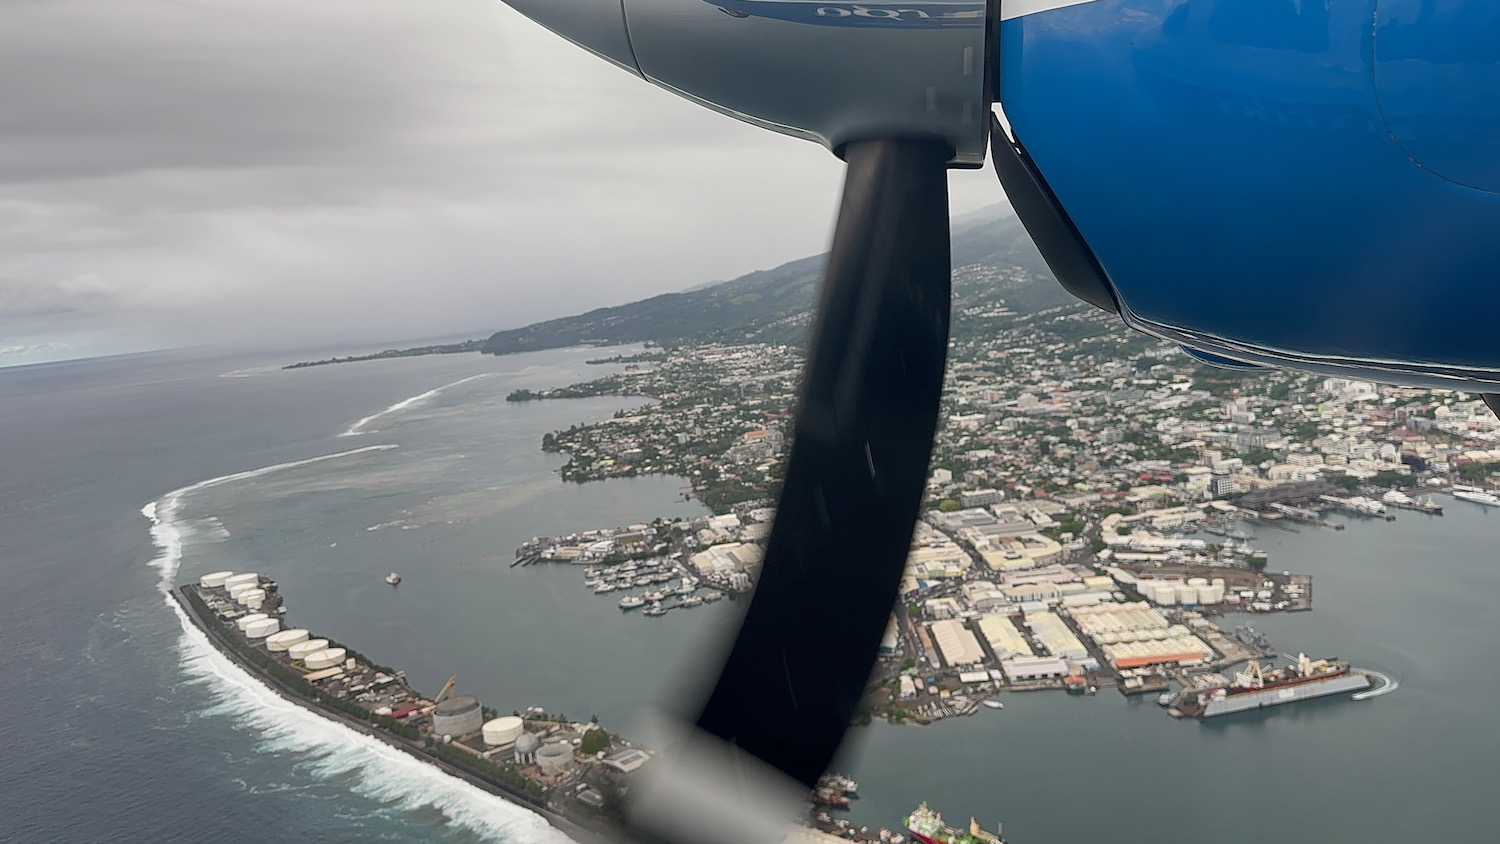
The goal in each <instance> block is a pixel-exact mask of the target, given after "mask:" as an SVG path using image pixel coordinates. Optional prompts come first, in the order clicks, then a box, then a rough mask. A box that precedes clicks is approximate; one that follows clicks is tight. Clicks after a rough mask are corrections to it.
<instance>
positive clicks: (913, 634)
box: [865, 503, 1312, 723]
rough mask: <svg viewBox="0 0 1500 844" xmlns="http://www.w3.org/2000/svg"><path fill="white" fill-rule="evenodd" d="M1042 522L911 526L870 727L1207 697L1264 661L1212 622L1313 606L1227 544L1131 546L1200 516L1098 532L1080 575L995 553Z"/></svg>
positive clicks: (1167, 541) (1162, 541)
mask: <svg viewBox="0 0 1500 844" xmlns="http://www.w3.org/2000/svg"><path fill="white" fill-rule="evenodd" d="M1028 506H1030V505H1028ZM1039 506H1048V505H1046V504H1045V503H1043V504H1042V505H1039ZM1045 518H1046V514H1045V513H1043V512H1041V511H1040V510H1039V509H1037V507H1030V509H1018V508H1017V507H1015V506H1006V507H1001V506H991V507H989V508H970V509H961V510H958V511H955V512H948V513H942V512H938V513H932V514H929V517H928V519H929V521H928V522H924V523H922V524H920V525H919V526H918V529H917V531H916V532H915V534H914V536H913V539H912V547H911V555H910V557H909V559H908V562H907V569H906V574H905V577H904V578H903V581H902V602H903V605H904V609H905V612H901V613H898V614H897V615H896V616H895V617H893V618H892V620H891V625H890V627H889V629H888V630H887V632H886V635H885V638H884V640H883V642H882V645H881V648H882V651H881V652H882V654H883V656H884V659H883V661H882V663H881V667H880V670H879V671H878V672H877V674H876V682H875V683H874V684H873V685H872V687H871V689H870V692H869V695H868V696H867V698H866V700H865V704H866V708H867V710H868V711H869V712H871V713H872V715H878V716H883V717H885V718H887V719H889V720H892V721H897V722H915V723H930V722H932V721H935V720H938V719H941V718H946V717H951V716H955V715H969V714H973V713H975V712H977V711H978V710H979V708H980V707H981V706H982V705H989V706H990V708H1000V707H1001V704H1000V703H999V701H998V700H995V699H994V695H996V694H997V693H999V692H1005V691H1034V690H1049V689H1058V690H1066V691H1068V692H1072V693H1078V694H1084V695H1088V694H1094V693H1096V692H1097V691H1098V689H1099V688H1101V687H1104V686H1106V685H1109V686H1114V687H1115V688H1116V689H1118V690H1119V691H1120V692H1121V693H1122V694H1125V695H1127V696H1129V695H1141V694H1147V693H1152V694H1157V695H1158V697H1159V698H1160V697H1161V696H1162V695H1165V694H1166V693H1167V692H1169V691H1171V690H1173V689H1175V688H1182V689H1189V688H1191V689H1193V690H1195V692H1203V693H1206V692H1207V691H1209V690H1213V689H1219V688H1224V687H1226V686H1229V685H1230V684H1231V681H1230V680H1229V679H1227V678H1226V676H1225V674H1224V673H1223V672H1224V671H1225V670H1226V669H1227V668H1228V667H1229V666H1233V665H1235V664H1238V663H1242V662H1245V661H1247V660H1254V659H1259V658H1264V657H1267V656H1274V655H1275V654H1276V651H1274V650H1273V649H1272V648H1271V647H1270V644H1269V643H1268V642H1266V641H1265V639H1264V637H1263V636H1260V635H1259V634H1256V633H1254V630H1253V628H1244V627H1242V628H1239V629H1237V630H1232V631H1225V630H1221V629H1220V627H1219V626H1218V625H1217V624H1216V623H1215V622H1214V621H1213V617H1215V616H1217V615H1219V614H1222V613H1229V612H1243V611H1246V610H1248V611H1251V612H1277V611H1293V612H1294V611H1299V610H1306V609H1310V608H1311V606H1312V579H1311V578H1310V577H1307V576H1305V575H1297V574H1293V573H1291V572H1279V573H1271V572H1265V571H1262V570H1260V569H1259V568H1257V567H1256V566H1254V565H1251V564H1249V562H1247V561H1253V560H1255V559H1258V558H1261V557H1263V556H1264V555H1263V553H1262V552H1259V551H1256V550H1255V549H1253V548H1250V547H1249V546H1248V545H1242V544H1239V543H1237V542H1235V541H1234V540H1233V539H1232V538H1231V539H1230V540H1229V541H1228V542H1226V543H1224V545H1223V546H1222V547H1219V548H1217V549H1212V548H1210V547H1209V546H1208V545H1207V543H1205V542H1204V541H1203V540H1199V539H1191V538H1183V537H1167V536H1162V535H1160V534H1157V533H1154V532H1152V531H1151V530H1143V528H1147V527H1150V528H1156V527H1161V526H1162V525H1166V524H1170V525H1174V526H1180V524H1179V523H1181V524H1186V523H1189V522H1193V523H1197V522H1202V521H1205V520H1206V519H1207V518H1208V516H1207V515H1206V514H1205V511H1202V510H1199V509H1195V508H1177V509H1174V510H1158V511H1154V512H1152V513H1150V514H1148V515H1143V516H1121V515H1111V516H1109V517H1107V518H1106V519H1105V520H1104V526H1105V528H1106V531H1105V532H1104V533H1105V535H1106V537H1107V538H1106V539H1104V541H1103V544H1104V545H1105V546H1107V547H1105V548H1104V549H1103V550H1101V551H1100V552H1099V553H1098V554H1097V555H1096V558H1095V560H1094V562H1093V564H1092V565H1084V564H1080V563H1078V562H1071V561H1070V560H1069V559H1068V558H1066V557H1061V556H1060V555H1058V554H1056V553H1053V552H1052V551H1051V550H1050V549H1049V548H1047V547H1046V546H1044V545H1043V544H1041V543H1033V546H1032V547H1033V550H1037V551H1038V553H1028V552H1026V551H1025V550H1024V549H1017V548H1013V547H1011V546H1010V545H1006V544H1005V543H1007V542H1011V541H1012V540H1015V539H1016V538H1017V537H1025V536H1027V534H1026V533H1025V531H1026V530H1027V529H1028V528H1027V525H1031V526H1032V527H1035V525H1036V523H1037V521H1039V520H1043V519H1045ZM1062 538H1063V539H1064V540H1065V541H1066V540H1068V539H1069V537H1068V536H1066V535H1064V536H1063V537H1062ZM1054 544H1056V543H1054ZM966 547H967V549H968V550H966ZM1059 547H1060V546H1059ZM1247 631H1248V632H1247ZM1230 673H1233V672H1230ZM1189 709H1191V707H1189ZM1172 711H1173V712H1176V711H1179V710H1177V709H1175V708H1174V709H1173V710H1172Z"/></svg>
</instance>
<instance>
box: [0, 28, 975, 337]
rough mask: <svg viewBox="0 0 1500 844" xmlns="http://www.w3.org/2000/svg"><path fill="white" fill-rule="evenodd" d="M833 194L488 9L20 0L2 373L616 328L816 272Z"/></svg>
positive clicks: (5, 113)
mask: <svg viewBox="0 0 1500 844" xmlns="http://www.w3.org/2000/svg"><path fill="white" fill-rule="evenodd" d="M841 178H842V166H841V165H840V164H839V162H838V161H837V160H836V159H834V158H833V157H832V156H831V155H829V154H828V153H827V152H826V151H824V150H823V149H821V148H820V147H817V146H815V145H813V144H810V143H807V142H805V141H797V140H793V139H790V138H785V137H781V136H778V135H774V134H772V133H769V132H766V131H764V130H760V129H755V128H753V127H750V126H746V125H744V124H741V123H738V122H736V121H734V120H731V119H729V118H725V117H722V116H720V115H717V114H713V113H711V112H708V111H706V110H703V109H701V108H700V107H698V106H694V105H692V104H690V103H688V102H686V101H684V100H680V99H678V98H677V97H675V96H673V95H671V94H669V93H667V92H665V91H662V90H659V89H656V88H653V87H652V86H650V85H648V84H646V83H645V82H643V81H641V80H639V79H637V78H635V77H632V76H630V75H628V74H626V73H624V72H622V71H619V70H617V69H615V68H613V67H611V66H609V65H608V64H605V63H604V62H602V61H601V60H599V59H596V58H594V57H593V56H591V55H588V54H587V53H585V52H583V51H582V50H579V49H577V48H575V47H572V46H571V45H568V44H567V43H565V42H563V41H561V40H559V39H558V38H556V37H555V36H553V35H551V34H550V33H547V32H546V31H544V30H541V29H539V28H538V27H536V26H535V25H533V24H531V23H530V22H529V21H527V20H526V19H525V18H522V17H520V16H519V15H517V14H515V13H514V12H512V11H510V10H509V9H508V8H506V7H504V6H502V5H500V4H499V3H498V2H495V0H421V2H413V0H318V2H307V0H254V2H245V1H244V0H115V1H114V2H100V0H7V2H6V3H5V4H4V8H3V10H0V366H3V365H7V364H12V363H19V362H23V361H28V360H37V359H42V358H54V357H62V356H75V355H79V354H98V353H111V352H119V351H131V350H139V349H146V348H161V347H169V346H180V345H190V344H198V343H204V342H235V343H238V342H243V341H251V340H257V339H266V340H269V341H272V342H276V343H287V344H290V343H302V344H305V343H307V342H308V341H313V342H316V341H318V340H322V339H331V340H344V339H348V340H350V341H351V342H355V341H360V340H367V341H381V340H386V339H391V340H395V339H402V338H410V337H422V336H435V335H442V334H451V333H463V332H472V333H475V334H476V335H477V334H479V333H482V332H484V331H488V330H491V329H495V328H503V327H511V326H516V325H521V324H524V323H527V322H531V321H534V320H536V319H541V318H545V317H549V316H561V315H565V314H569V313H575V312H578V311H580V310H584V309H587V308H590V307H596V306H600V305H606V304H617V303H620V302H625V301H630V300H632V299H636V298H640V297H642V296H647V295H651V294H654V293H660V292H665V291H671V290H679V289H682V288H685V287H690V286H694V285H698V284H701V283H704V282H706V281H712V280H716V279H728V278H733V277H735V276H738V275H741V274H743V273H745V272H748V271H750V270H754V269H760V268H763V267H768V266H774V265H776V264H779V263H782V262H784V261H787V260H790V259H793V258H798V257H802V256H804V255H808V254H813V253H816V252H820V251H822V250H823V249H824V248H826V245H827V238H828V235H829V231H830V225H831V223H832V220H833V212H834V207H835V203H836V200H837V194H838V189H839V184H840V182H841ZM952 184H953V210H954V212H955V213H963V212H966V211H971V210H973V209H976V208H979V207H982V206H985V205H989V204H991V203H994V202H997V201H1000V200H1001V199H1002V196H1001V193H1000V188H999V185H998V183H997V182H996V181H995V179H994V176H993V175H992V174H990V173H988V172H986V171H980V172H971V173H960V174H955V175H954V177H953V181H952Z"/></svg>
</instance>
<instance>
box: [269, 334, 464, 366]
mask: <svg viewBox="0 0 1500 844" xmlns="http://www.w3.org/2000/svg"><path fill="white" fill-rule="evenodd" d="M483 346H484V341H483V340H465V341H464V342H462V343H446V344H443V345H437V346H415V347H413V348H410V349H386V350H385V351H383V352H376V353H374V354H372V355H348V356H346V357H341V358H325V359H323V360H305V361H300V362H298V363H293V364H288V365H286V366H283V367H282V369H306V368H307V367H309V366H328V365H330V364H335V363H357V362H359V361H362V360H385V359H387V358H415V357H421V356H423V355H456V354H461V353H463V352H477V351H479V350H480V349H481V348H482V347H483Z"/></svg>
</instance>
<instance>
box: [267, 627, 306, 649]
mask: <svg viewBox="0 0 1500 844" xmlns="http://www.w3.org/2000/svg"><path fill="white" fill-rule="evenodd" d="M307 636H308V633H307V631H306V630H304V629H302V628H300V627H299V628H296V629H295V630H283V631H281V632H280V633H277V634H276V635H274V636H268V637H266V650H271V651H285V650H290V649H291V647H292V645H295V644H298V643H300V642H306V641H307Z"/></svg>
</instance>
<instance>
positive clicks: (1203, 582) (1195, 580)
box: [1187, 577, 1208, 586]
mask: <svg viewBox="0 0 1500 844" xmlns="http://www.w3.org/2000/svg"><path fill="white" fill-rule="evenodd" d="M1187 582H1188V585H1189V586H1207V585H1208V578H1206V577H1190V578H1188V581H1187Z"/></svg>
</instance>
